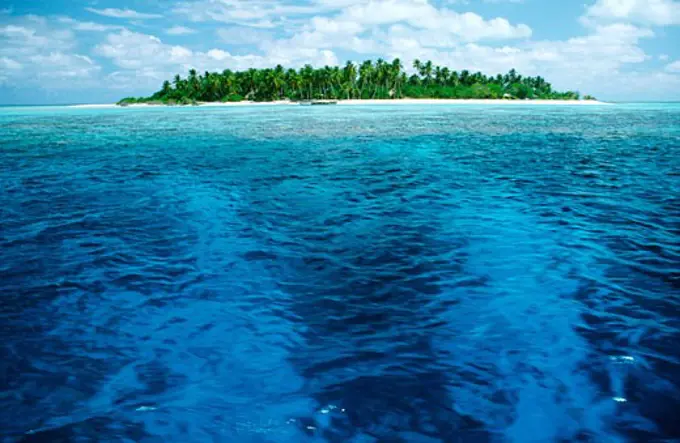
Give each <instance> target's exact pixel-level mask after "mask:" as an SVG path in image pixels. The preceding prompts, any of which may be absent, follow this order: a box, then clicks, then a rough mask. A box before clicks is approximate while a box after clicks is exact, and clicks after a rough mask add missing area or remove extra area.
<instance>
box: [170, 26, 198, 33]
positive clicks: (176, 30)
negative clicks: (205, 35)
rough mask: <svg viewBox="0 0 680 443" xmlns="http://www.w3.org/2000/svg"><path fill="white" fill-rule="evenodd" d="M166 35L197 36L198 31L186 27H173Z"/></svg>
mask: <svg viewBox="0 0 680 443" xmlns="http://www.w3.org/2000/svg"><path fill="white" fill-rule="evenodd" d="M165 33H166V34H168V35H189V34H195V33H196V31H195V30H194V29H191V28H187V27H184V26H173V27H172V28H169V29H167V30H166V31H165Z"/></svg>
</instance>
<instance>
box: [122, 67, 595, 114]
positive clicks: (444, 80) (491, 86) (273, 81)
mask: <svg viewBox="0 0 680 443" xmlns="http://www.w3.org/2000/svg"><path fill="white" fill-rule="evenodd" d="M413 68H414V71H415V73H414V74H412V75H410V76H409V75H407V73H406V72H405V71H404V67H403V65H402V64H401V61H400V60H399V59H395V60H394V61H392V62H386V61H384V60H382V59H378V60H377V61H376V62H375V63H374V62H372V61H370V60H367V61H365V62H363V63H361V64H360V65H356V64H354V63H352V62H347V64H346V65H345V66H344V67H337V66H336V67H329V66H325V67H323V68H319V69H314V68H313V67H312V66H310V65H306V66H304V67H303V68H301V69H299V70H297V71H296V70H294V69H288V70H286V69H284V67H283V66H281V65H278V66H276V67H275V68H274V69H248V70H247V71H239V72H234V71H231V70H229V69H225V70H224V71H223V72H221V73H216V72H206V73H205V74H204V75H198V73H197V72H196V70H195V69H192V70H191V71H189V76H188V77H187V78H182V77H181V76H179V75H176V76H175V78H174V81H173V82H172V83H170V82H169V81H166V82H164V83H163V87H162V88H161V90H160V91H158V92H156V93H155V94H153V95H152V96H151V97H140V98H134V97H128V98H124V99H123V100H121V101H120V102H119V104H121V105H127V104H133V103H163V104H168V105H172V104H181V105H185V104H196V102H198V101H203V102H217V101H222V102H238V101H242V100H252V101H261V102H265V101H273V100H286V99H289V100H312V99H389V98H405V97H409V98H460V99H472V98H476V99H511V100H512V99H520V100H521V99H547V100H556V99H559V100H578V99H579V97H580V96H579V93H578V92H572V91H567V92H557V91H553V89H552V86H551V85H550V83H548V82H546V81H545V80H544V79H543V78H541V77H522V76H521V75H519V74H518V73H517V72H516V71H515V70H514V69H513V70H511V71H510V72H508V73H507V74H505V75H500V74H499V75H496V76H495V77H494V76H490V77H487V76H486V75H484V74H482V73H481V72H476V73H471V72H469V71H466V70H464V71H461V72H457V71H451V70H450V69H449V68H446V67H441V66H435V65H433V64H432V62H431V61H427V62H424V63H423V62H421V61H420V60H416V61H415V62H414V63H413ZM587 97H589V98H591V99H592V97H590V96H587Z"/></svg>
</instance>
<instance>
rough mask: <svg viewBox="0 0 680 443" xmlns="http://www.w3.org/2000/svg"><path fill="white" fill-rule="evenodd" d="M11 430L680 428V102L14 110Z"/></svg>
mask: <svg viewBox="0 0 680 443" xmlns="http://www.w3.org/2000/svg"><path fill="white" fill-rule="evenodd" d="M0 190H1V192H0V276H1V280H0V440H1V441H3V442H5V441H7V442H14V441H27V442H59V441H64V442H71V441H75V442H81V441H82V442H86V441H107V442H109V441H110V442H114V441H120V442H132V441H140V442H210V441H214V442H248V443H255V442H257V443H260V442H323V441H327V442H357V443H364V442H423V443H426V442H428V443H429V442H496V441H499V442H504V441H507V442H552V441H562V442H567V441H592V442H609V441H616V442H625V441H640V442H648V441H667V440H664V439H678V438H680V420H678V414H679V412H678V411H680V105H654V104H638V105H616V106H607V107H605V106H603V107H578V108H570V107H531V106H526V107H525V106H512V107H507V106H506V107H490V106H484V107H481V106H480V107H476V106H448V105H440V106H431V107H422V106H399V107H390V106H375V107H357V108H354V107H351V108H347V107H342V106H336V107H312V108H310V107H300V108H277V107H250V108H248V107H243V108H223V109H216V108H198V109H196V108H190V109H186V108H181V109H180V108H161V109H117V110H86V109H68V108H13V109H9V108H6V109H2V110H0Z"/></svg>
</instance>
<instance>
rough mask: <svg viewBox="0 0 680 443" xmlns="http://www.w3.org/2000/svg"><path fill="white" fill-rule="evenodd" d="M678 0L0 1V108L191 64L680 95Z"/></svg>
mask: <svg viewBox="0 0 680 443" xmlns="http://www.w3.org/2000/svg"><path fill="white" fill-rule="evenodd" d="M677 42H680V1H676V0H585V3H584V0H560V1H557V0H145V1H141V0H50V1H44V0H0V104H29V103H106V102H112V101H115V100H117V99H119V98H121V97H122V96H127V95H148V94H150V93H151V92H153V91H155V90H157V89H158V88H159V87H160V85H161V83H162V81H163V80H166V79H171V78H172V76H173V75H174V74H175V73H186V71H188V70H189V69H190V68H196V69H197V70H199V71H201V72H202V71H205V70H210V71H213V70H219V71H222V70H223V69H225V68H230V69H247V68H250V67H268V66H274V65H276V64H278V63H280V64H283V65H284V66H286V67H288V66H292V67H299V66H302V65H304V64H305V63H311V64H313V65H317V66H318V65H326V64H328V65H333V64H342V63H344V61H346V60H353V61H357V62H358V61H361V60H364V59H368V58H373V59H375V58H377V57H382V58H385V59H392V58H394V57H400V58H401V59H402V61H403V62H404V64H405V65H407V66H410V64H411V62H412V60H414V59H415V58H419V59H421V60H427V59H430V60H432V61H434V62H435V63H438V64H442V65H447V66H449V67H450V68H452V69H457V70H461V69H469V70H474V71H477V70H480V71H482V72H485V73H487V74H495V73H498V72H507V71H508V70H509V69H511V68H516V69H517V70H518V71H519V72H520V73H523V74H526V75H536V74H540V75H542V76H543V77H545V78H547V79H548V81H551V82H552V83H553V85H555V87H557V88H560V89H575V90H579V91H581V92H582V93H590V94H593V95H596V96H597V97H598V98H601V99H605V100H680V45H678V44H677Z"/></svg>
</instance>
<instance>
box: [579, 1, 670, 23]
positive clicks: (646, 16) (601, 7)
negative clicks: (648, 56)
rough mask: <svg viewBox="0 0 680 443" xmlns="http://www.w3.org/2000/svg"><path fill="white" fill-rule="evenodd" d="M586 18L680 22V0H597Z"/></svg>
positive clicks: (636, 21) (638, 21) (633, 21)
mask: <svg viewBox="0 0 680 443" xmlns="http://www.w3.org/2000/svg"><path fill="white" fill-rule="evenodd" d="M586 18H588V19H596V20H610V21H626V22H631V23H639V24H646V25H658V26H666V25H677V24H680V2H678V1H675V0H597V1H596V2H595V4H593V5H592V6H590V7H589V8H588V10H587V12H586Z"/></svg>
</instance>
